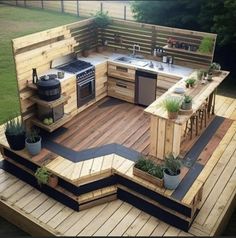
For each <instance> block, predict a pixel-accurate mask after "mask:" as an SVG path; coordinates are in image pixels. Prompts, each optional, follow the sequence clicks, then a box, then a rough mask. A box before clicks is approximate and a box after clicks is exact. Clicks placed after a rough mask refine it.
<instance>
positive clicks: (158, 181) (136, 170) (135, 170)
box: [133, 166, 164, 188]
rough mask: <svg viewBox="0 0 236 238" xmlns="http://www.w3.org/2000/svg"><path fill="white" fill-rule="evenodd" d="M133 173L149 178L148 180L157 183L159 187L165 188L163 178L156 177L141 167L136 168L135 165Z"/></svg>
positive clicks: (145, 178)
mask: <svg viewBox="0 0 236 238" xmlns="http://www.w3.org/2000/svg"><path fill="white" fill-rule="evenodd" d="M133 175H135V176H137V177H140V178H142V179H144V180H147V181H148V182H150V183H153V184H155V185H157V186H158V187H161V188H163V185H164V182H163V181H164V180H163V179H159V178H157V177H154V176H152V175H151V174H149V173H147V172H144V171H142V170H141V169H138V168H136V167H135V166H134V167H133Z"/></svg>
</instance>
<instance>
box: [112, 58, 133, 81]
mask: <svg viewBox="0 0 236 238" xmlns="http://www.w3.org/2000/svg"><path fill="white" fill-rule="evenodd" d="M135 71H136V70H135V68H134V67H132V66H126V65H120V64H116V63H111V62H109V63H108V76H111V77H114V78H119V79H123V80H127V81H130V82H135Z"/></svg>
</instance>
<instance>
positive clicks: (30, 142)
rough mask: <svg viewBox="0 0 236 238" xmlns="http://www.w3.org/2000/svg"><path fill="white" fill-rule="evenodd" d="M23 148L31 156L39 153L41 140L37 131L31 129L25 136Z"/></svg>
mask: <svg viewBox="0 0 236 238" xmlns="http://www.w3.org/2000/svg"><path fill="white" fill-rule="evenodd" d="M26 135H27V136H26V139H25V147H26V149H27V150H28V152H29V153H30V154H31V155H37V154H39V153H40V151H41V141H42V138H41V136H40V135H39V131H38V130H36V129H32V130H31V131H29V132H28V133H27V134H26Z"/></svg>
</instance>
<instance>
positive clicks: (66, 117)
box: [31, 114, 72, 132]
mask: <svg viewBox="0 0 236 238" xmlns="http://www.w3.org/2000/svg"><path fill="white" fill-rule="evenodd" d="M71 118H72V115H71V114H64V116H63V117H62V118H61V119H59V120H57V121H56V122H54V123H52V124H51V125H45V124H44V123H43V122H41V121H40V120H39V119H37V118H35V117H34V118H32V120H31V122H32V123H33V124H34V125H36V126H38V127H40V128H42V129H44V130H46V131H49V132H53V131H55V130H56V129H58V128H59V127H61V126H62V125H64V124H65V123H66V122H68V121H69V120H70V119H71Z"/></svg>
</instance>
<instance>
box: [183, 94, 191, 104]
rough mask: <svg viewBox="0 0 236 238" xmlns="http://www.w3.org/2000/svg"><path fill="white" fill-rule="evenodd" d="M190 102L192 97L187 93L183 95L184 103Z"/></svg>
mask: <svg viewBox="0 0 236 238" xmlns="http://www.w3.org/2000/svg"><path fill="white" fill-rule="evenodd" d="M190 102H192V97H191V96H189V95H184V103H190Z"/></svg>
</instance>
